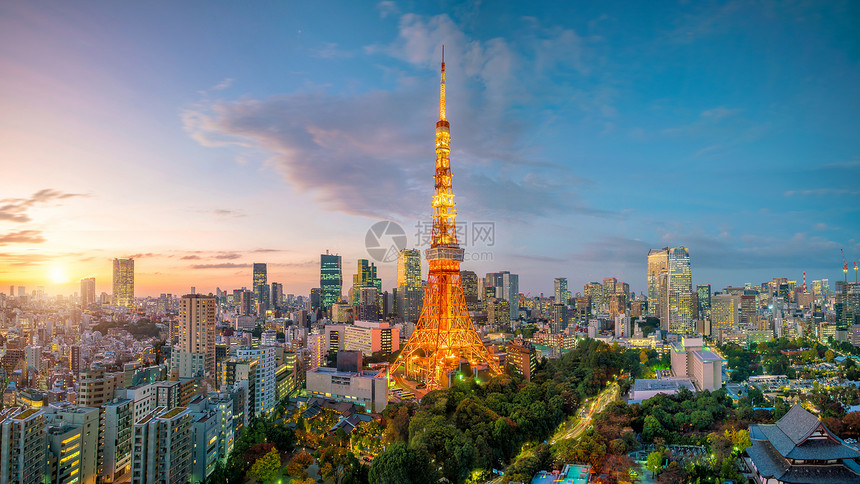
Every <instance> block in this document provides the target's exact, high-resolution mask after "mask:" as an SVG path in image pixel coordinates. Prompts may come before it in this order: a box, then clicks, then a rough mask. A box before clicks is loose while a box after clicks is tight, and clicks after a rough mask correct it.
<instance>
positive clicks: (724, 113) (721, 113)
mask: <svg viewBox="0 0 860 484" xmlns="http://www.w3.org/2000/svg"><path fill="white" fill-rule="evenodd" d="M740 112H741V110H740V109H729V108H727V107H725V106H719V107H716V108H713V109H708V110H706V111H702V118H705V119H710V120H712V121H719V120H721V119H725V118H729V117H732V116H734V115H735V114H738V113H740Z"/></svg>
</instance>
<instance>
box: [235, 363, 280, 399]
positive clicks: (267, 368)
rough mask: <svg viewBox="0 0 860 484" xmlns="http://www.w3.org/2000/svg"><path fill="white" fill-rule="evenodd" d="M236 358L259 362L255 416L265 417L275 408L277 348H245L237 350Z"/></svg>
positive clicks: (255, 386) (255, 381)
mask: <svg viewBox="0 0 860 484" xmlns="http://www.w3.org/2000/svg"><path fill="white" fill-rule="evenodd" d="M236 357H237V358H240V359H250V360H257V371H256V378H255V379H254V405H255V407H256V408H255V409H254V414H256V415H264V414H267V413H269V412H270V411H272V409H273V408H275V404H276V403H277V402H276V401H275V390H276V387H277V380H276V379H275V370H276V369H277V361H276V360H275V348H273V347H262V348H253V347H245V348H240V349H238V350H236Z"/></svg>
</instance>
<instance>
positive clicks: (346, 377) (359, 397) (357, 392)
mask: <svg viewBox="0 0 860 484" xmlns="http://www.w3.org/2000/svg"><path fill="white" fill-rule="evenodd" d="M305 378H306V387H307V391H308V393H309V394H310V395H313V396H318V397H323V398H331V399H334V400H338V401H342V402H350V403H355V404H357V405H361V406H363V407H364V408H366V409H367V411H368V412H374V413H379V412H382V411H383V410H384V409H385V406H386V405H388V381H387V380H386V378H385V377H377V376H376V372H372V373H371V372H359V373H353V372H345V371H337V369H335V368H328V367H324V366H323V367H319V368H317V369H315V370H310V371H308V372H307V375H306V377H305Z"/></svg>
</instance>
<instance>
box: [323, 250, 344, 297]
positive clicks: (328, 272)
mask: <svg viewBox="0 0 860 484" xmlns="http://www.w3.org/2000/svg"><path fill="white" fill-rule="evenodd" d="M342 291H343V261H342V259H341V257H340V256H339V255H333V254H329V253H328V251H326V253H325V254H320V299H321V301H320V304H321V305H322V308H323V309H324V310H326V311H331V305H332V304H334V303H336V302H338V301H340V298H341V292H342Z"/></svg>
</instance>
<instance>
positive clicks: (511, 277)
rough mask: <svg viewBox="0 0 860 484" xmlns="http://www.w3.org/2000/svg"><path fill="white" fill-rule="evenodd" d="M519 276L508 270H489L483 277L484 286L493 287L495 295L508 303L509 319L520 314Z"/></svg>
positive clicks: (515, 317)
mask: <svg viewBox="0 0 860 484" xmlns="http://www.w3.org/2000/svg"><path fill="white" fill-rule="evenodd" d="M519 281H520V276H519V275H517V274H511V273H510V272H508V271H502V272H489V273H487V276H486V277H485V278H484V285H485V286H486V287H495V288H496V289H495V297H497V298H499V299H504V300H505V301H507V302H508V303H509V304H510V319H511V320H515V319H517V318H519V316H520V282H519Z"/></svg>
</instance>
